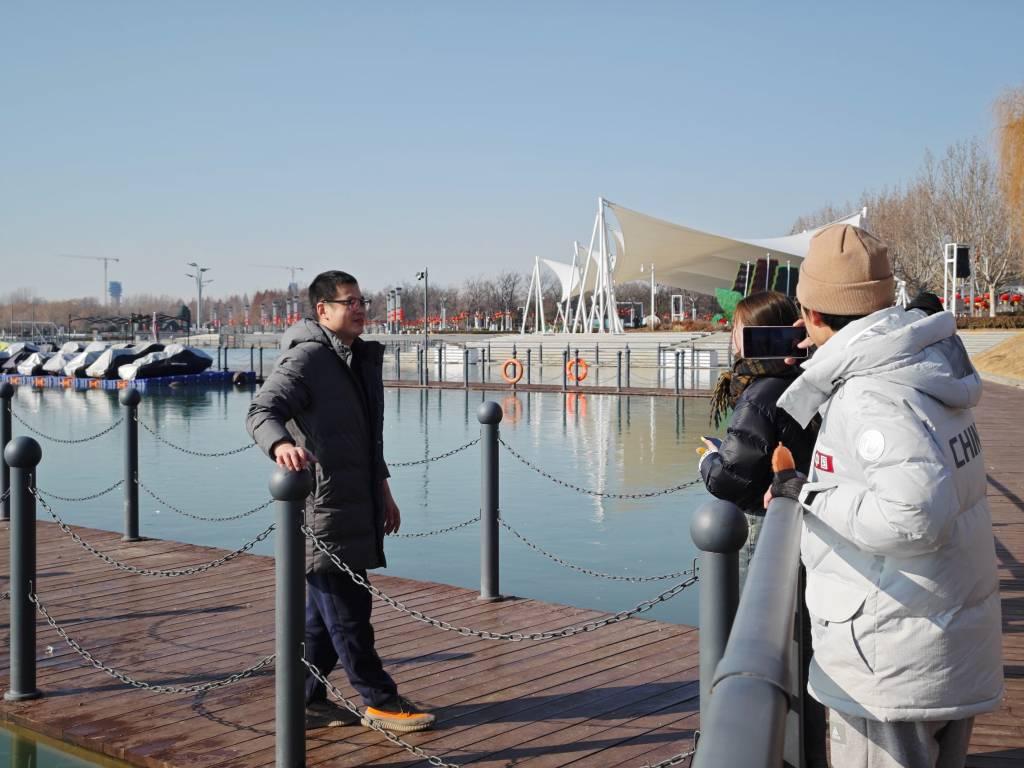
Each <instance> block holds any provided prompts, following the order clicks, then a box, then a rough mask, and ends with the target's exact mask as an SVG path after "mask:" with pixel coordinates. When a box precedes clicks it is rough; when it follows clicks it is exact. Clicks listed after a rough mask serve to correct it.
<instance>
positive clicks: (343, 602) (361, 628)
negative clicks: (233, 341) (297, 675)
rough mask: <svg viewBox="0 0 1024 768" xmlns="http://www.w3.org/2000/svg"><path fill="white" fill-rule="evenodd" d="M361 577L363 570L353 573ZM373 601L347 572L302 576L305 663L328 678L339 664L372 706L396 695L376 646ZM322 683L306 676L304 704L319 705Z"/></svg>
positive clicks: (323, 690)
mask: <svg viewBox="0 0 1024 768" xmlns="http://www.w3.org/2000/svg"><path fill="white" fill-rule="evenodd" d="M355 573H357V574H359V575H360V576H361V577H363V578H364V579H365V578H366V571H355ZM372 610H373V598H372V597H371V596H370V593H369V592H367V591H366V589H365V588H363V587H361V586H359V585H358V584H356V583H355V582H354V581H353V580H352V578H351V577H350V576H349V575H348V574H346V573H341V572H339V573H329V574H319V573H309V574H306V661H308V662H309V663H310V664H312V665H313V666H315V667H316V668H317V669H319V670H320V672H321V673H323V674H324V676H326V675H328V674H330V672H331V670H333V669H334V667H335V665H336V664H337V663H338V662H339V661H340V662H341V666H342V668H343V669H344V670H345V674H347V675H348V679H349V682H350V683H352V687H353V688H355V689H356V691H358V692H359V695H360V696H362V697H363V702H364V703H365V704H366V705H367V706H370V707H375V706H379V705H381V704H383V703H384V702H385V701H387V700H388V699H390V698H391V697H392V696H394V695H395V694H396V693H397V692H398V687H397V686H396V685H395V681H394V680H392V679H391V676H390V675H389V674H388V673H387V672H385V671H384V665H383V664H382V663H381V660H380V656H378V655H377V650H376V648H375V647H374V636H373V625H372V624H371V623H370V613H371V611H372ZM326 696H327V691H326V689H325V687H324V685H323V683H321V682H319V681H318V680H317V679H316V678H314V677H313V676H312V675H310V674H309V672H307V673H306V703H307V704H309V703H311V702H314V701H323V700H324V699H325V698H326Z"/></svg>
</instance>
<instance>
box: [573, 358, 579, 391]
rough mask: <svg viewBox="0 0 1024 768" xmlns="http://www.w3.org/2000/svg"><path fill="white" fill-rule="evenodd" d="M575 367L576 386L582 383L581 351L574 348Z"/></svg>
mask: <svg viewBox="0 0 1024 768" xmlns="http://www.w3.org/2000/svg"><path fill="white" fill-rule="evenodd" d="M572 360H573V369H574V370H575V371H576V386H577V387H578V386H579V385H580V351H579V350H578V349H576V350H573V357H572Z"/></svg>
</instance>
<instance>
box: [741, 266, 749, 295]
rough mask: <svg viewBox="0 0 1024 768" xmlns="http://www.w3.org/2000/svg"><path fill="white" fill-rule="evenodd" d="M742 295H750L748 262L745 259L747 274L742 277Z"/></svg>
mask: <svg viewBox="0 0 1024 768" xmlns="http://www.w3.org/2000/svg"><path fill="white" fill-rule="evenodd" d="M743 295H744V296H749V295H750V262H749V261H747V276H746V277H744V278H743Z"/></svg>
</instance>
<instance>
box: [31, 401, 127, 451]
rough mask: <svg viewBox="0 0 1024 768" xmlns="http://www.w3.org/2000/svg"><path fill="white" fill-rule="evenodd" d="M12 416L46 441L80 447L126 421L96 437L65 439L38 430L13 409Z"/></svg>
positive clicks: (97, 434)
mask: <svg viewBox="0 0 1024 768" xmlns="http://www.w3.org/2000/svg"><path fill="white" fill-rule="evenodd" d="M11 415H12V416H13V417H14V418H15V419H16V420H17V422H18V423H19V424H21V426H23V427H24V428H25V429H27V430H28V431H29V432H31V433H32V434H34V435H38V436H39V437H41V438H43V439H44V440H49V441H50V442H51V443H60V444H62V445H78V444H79V443H88V442H89V441H90V440H96V439H97V438H100V437H103V436H104V435H106V434H109V433H110V432H113V431H114V430H115V429H117V428H118V427H119V426H121V422H123V421H124V417H121V418H120V419H118V420H117V421H115V422H114V423H113V424H111V425H110V426H109V427H107V428H106V429H104V430H101V431H100V432H97V433H96V434H95V435H89V436H88V437H76V438H63V437H54V436H53V435H48V434H46V433H45V432H41V431H40V430H38V429H36V428H35V427H33V426H32V425H31V424H29V423H28V422H27V421H25V420H24V419H23V418H21V416H19V415H18V412H17V411H15V410H14V409H13V408H12V409H11Z"/></svg>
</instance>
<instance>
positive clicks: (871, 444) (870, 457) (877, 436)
mask: <svg viewBox="0 0 1024 768" xmlns="http://www.w3.org/2000/svg"><path fill="white" fill-rule="evenodd" d="M884 452H885V436H884V435H882V433H881V432H879V431H878V430H877V429H869V430H868V431H867V432H865V433H864V434H862V435H861V436H860V440H859V441H858V442H857V453H859V454H860V455H861V458H862V459H864V460H865V461H875V460H876V459H878V458H879V457H880V456H881V455H882V454H883V453H884Z"/></svg>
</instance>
